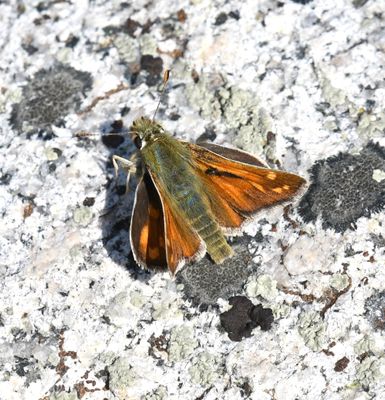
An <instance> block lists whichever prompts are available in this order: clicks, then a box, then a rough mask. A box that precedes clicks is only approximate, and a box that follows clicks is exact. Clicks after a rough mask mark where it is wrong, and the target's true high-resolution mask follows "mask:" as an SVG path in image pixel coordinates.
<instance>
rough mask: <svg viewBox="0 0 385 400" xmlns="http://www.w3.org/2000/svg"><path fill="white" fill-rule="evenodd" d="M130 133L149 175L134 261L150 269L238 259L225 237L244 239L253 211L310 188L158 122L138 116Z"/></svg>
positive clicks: (139, 192)
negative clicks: (206, 259) (241, 235)
mask: <svg viewBox="0 0 385 400" xmlns="http://www.w3.org/2000/svg"><path fill="white" fill-rule="evenodd" d="M167 80H168V72H166V73H165V78H164V84H165V83H166V82H167ZM131 132H132V138H133V141H134V144H135V145H136V147H137V148H138V149H139V152H140V158H141V163H142V167H143V175H142V177H141V178H140V180H139V183H138V186H137V189H136V194H135V202H134V207H133V212H132V216H131V226H130V241H131V247H132V252H133V255H134V258H135V261H136V262H137V263H138V264H139V265H141V266H142V267H145V268H151V269H153V268H168V269H169V271H170V272H171V273H172V274H175V272H176V271H177V270H178V268H180V267H181V266H183V265H184V264H185V263H186V262H191V261H197V260H199V259H200V258H202V257H203V256H204V255H205V253H206V252H207V253H208V254H209V255H210V257H211V259H212V260H213V261H214V263H216V264H220V263H221V262H223V261H224V260H225V259H226V258H228V257H231V256H232V255H233V250H232V248H231V247H230V245H229V244H228V243H227V241H226V236H232V235H237V234H239V233H240V232H242V228H243V226H244V225H245V223H246V222H247V221H249V220H250V218H252V217H253V215H254V214H256V213H257V212H258V211H260V210H261V209H263V208H266V207H269V206H273V205H277V204H279V203H281V202H283V201H286V200H288V199H290V198H292V197H293V196H294V195H296V194H297V193H298V191H299V190H300V189H301V188H302V187H303V185H304V184H305V180H304V179H303V178H301V177H300V176H298V175H295V174H291V173H288V172H284V171H279V170H273V169H269V168H267V167H266V165H265V164H264V163H262V162H261V161H259V160H258V159H257V158H255V157H254V156H252V155H250V154H248V153H245V152H243V151H240V150H235V149H232V148H227V147H223V146H219V145H215V144H211V143H200V144H199V145H197V144H192V143H188V142H183V141H180V140H177V139H175V138H173V137H172V136H171V135H169V134H168V133H167V132H165V130H164V129H163V127H162V126H161V125H160V124H159V123H157V122H156V121H154V119H148V118H145V117H141V118H138V119H136V120H135V121H134V122H133V125H132V127H131ZM113 162H114V166H115V169H116V170H117V169H118V163H119V164H122V165H123V167H124V168H125V169H127V170H128V171H129V170H132V167H133V163H132V162H131V161H129V160H126V159H124V158H121V157H118V156H114V158H113Z"/></svg>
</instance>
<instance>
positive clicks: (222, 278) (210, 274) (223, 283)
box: [176, 236, 255, 305]
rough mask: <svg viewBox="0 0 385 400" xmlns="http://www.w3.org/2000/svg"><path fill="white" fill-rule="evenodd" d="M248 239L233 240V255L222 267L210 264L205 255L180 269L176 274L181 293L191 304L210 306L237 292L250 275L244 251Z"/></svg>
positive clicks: (247, 252)
mask: <svg viewBox="0 0 385 400" xmlns="http://www.w3.org/2000/svg"><path fill="white" fill-rule="evenodd" d="M249 242H250V237H247V236H243V237H238V238H235V239H234V242H233V243H231V246H232V247H233V249H234V253H235V255H234V256H233V257H230V258H228V259H227V260H225V261H224V262H223V263H222V264H219V265H217V264H214V263H213V262H212V261H210V260H209V259H208V257H207V256H206V257H205V258H203V259H202V260H200V261H199V262H197V263H192V264H188V265H186V266H184V267H183V268H182V270H181V271H180V272H178V273H177V275H176V280H177V283H182V284H183V285H184V288H183V293H184V295H185V296H186V298H188V299H189V300H191V301H192V302H193V303H194V304H195V305H213V304H216V303H217V300H218V299H219V298H224V299H227V298H229V297H230V296H231V295H234V294H236V293H240V292H241V291H242V288H243V285H244V283H245V281H246V279H247V278H248V276H249V275H251V274H252V273H253V272H255V271H254V270H253V268H255V266H253V264H252V261H251V260H252V255H251V254H250V252H249V251H248V249H247V246H248V244H249Z"/></svg>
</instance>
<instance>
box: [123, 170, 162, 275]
mask: <svg viewBox="0 0 385 400" xmlns="http://www.w3.org/2000/svg"><path fill="white" fill-rule="evenodd" d="M130 237H131V248H132V252H133V254H134V258H135V261H136V262H137V263H138V264H140V265H141V266H143V267H145V268H162V269H164V268H166V267H167V259H166V246H165V230H164V215H163V209H162V203H161V201H160V197H159V194H158V192H157V190H156V188H155V186H154V183H153V182H152V180H151V177H150V176H149V174H148V173H145V174H144V176H143V178H142V179H141V180H140V182H139V184H138V187H137V188H136V193H135V202H134V208H133V211H132V217H131V227H130Z"/></svg>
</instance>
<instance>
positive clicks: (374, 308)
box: [365, 291, 385, 331]
mask: <svg viewBox="0 0 385 400" xmlns="http://www.w3.org/2000/svg"><path fill="white" fill-rule="evenodd" d="M365 309H366V312H365V316H366V318H367V320H368V321H369V322H370V324H371V325H372V327H373V328H374V329H375V330H381V331H385V291H382V292H379V293H376V294H374V295H373V296H370V297H369V298H368V299H367V300H366V302H365Z"/></svg>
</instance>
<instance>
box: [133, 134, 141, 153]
mask: <svg viewBox="0 0 385 400" xmlns="http://www.w3.org/2000/svg"><path fill="white" fill-rule="evenodd" d="M134 145H135V146H136V147H137V148H138V149H139V150H140V149H141V148H142V139H141V138H140V137H139V136H135V137H134Z"/></svg>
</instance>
